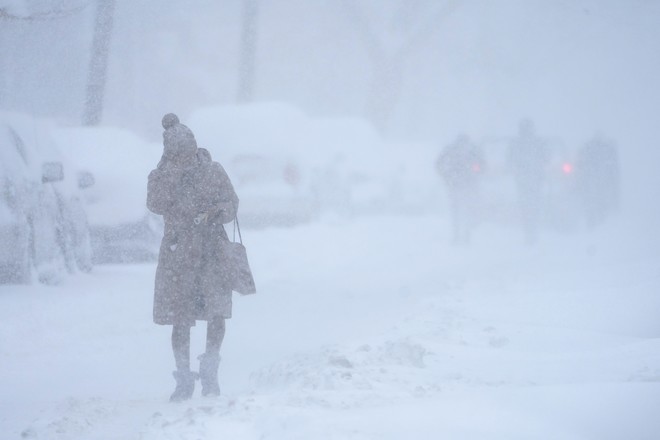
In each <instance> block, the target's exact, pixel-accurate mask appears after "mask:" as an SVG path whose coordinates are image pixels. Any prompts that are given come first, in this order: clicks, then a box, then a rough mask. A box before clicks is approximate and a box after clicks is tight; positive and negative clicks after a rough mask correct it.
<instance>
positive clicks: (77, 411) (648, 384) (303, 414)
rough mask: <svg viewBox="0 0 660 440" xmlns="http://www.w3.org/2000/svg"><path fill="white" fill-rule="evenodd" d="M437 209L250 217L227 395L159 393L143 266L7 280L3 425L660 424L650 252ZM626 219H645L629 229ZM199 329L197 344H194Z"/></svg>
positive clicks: (157, 350)
mask: <svg viewBox="0 0 660 440" xmlns="http://www.w3.org/2000/svg"><path fill="white" fill-rule="evenodd" d="M448 229H449V228H448V227H447V225H446V224H445V222H444V220H443V219H442V218H439V217H435V216H424V217H405V216H401V217H394V216H393V217H368V218H360V219H354V220H350V221H349V220H342V219H325V220H323V221H319V222H317V223H313V224H309V225H304V226H299V227H296V228H291V229H264V230H259V231H244V240H245V242H246V245H247V246H248V250H249V254H250V258H251V264H252V266H253V270H254V272H255V278H256V282H257V288H258V290H259V292H258V294H257V295H254V296H248V297H240V296H236V298H235V305H234V318H232V319H231V320H230V321H229V322H228V331H227V335H226V339H225V343H224V345H223V350H222V356H223V360H222V364H221V368H220V374H221V386H222V388H223V396H221V397H220V398H219V399H207V398H202V397H199V392H197V394H196V396H195V397H194V398H193V399H192V400H190V401H188V402H185V403H180V404H171V403H169V402H168V397H169V394H170V392H171V391H172V389H173V386H174V381H173V379H172V376H171V371H172V369H173V360H172V357H171V350H170V346H169V343H170V342H169V337H170V334H169V332H170V328H169V327H160V326H156V325H154V324H153V323H152V321H151V301H152V288H153V278H154V272H155V265H152V264H147V265H127V266H97V267H96V268H95V269H94V270H93V272H92V273H91V274H84V275H79V276H76V277H72V278H69V279H68V280H67V281H66V282H65V283H64V284H63V285H61V286H57V287H44V286H41V285H34V286H1V287H0V437H1V438H3V439H10V438H21V437H22V438H27V439H32V438H34V439H89V440H93V439H145V440H146V439H191V440H192V439H206V438H209V439H211V438H224V439H235V440H240V439H404V438H406V439H407V438H418V439H419V438H423V439H438V438H445V439H489V440H490V439H506V440H512V439H552V440H557V439H599V440H603V439H612V440H614V439H636V440H644V439H649V440H651V439H657V438H659V436H660V417H658V414H660V320H659V316H660V252H659V251H658V250H657V249H658V248H657V247H655V248H654V246H655V245H657V243H649V242H648V240H644V239H642V234H640V233H639V231H634V233H631V234H628V235H625V234H621V235H616V234H615V233H616V232H620V231H619V229H618V228H617V227H616V225H615V224H614V223H613V224H611V225H608V228H605V229H603V230H601V231H599V232H598V233H597V234H592V235H591V236H578V235H571V236H562V235H552V234H548V235H546V236H544V237H543V239H542V241H541V243H540V244H539V246H537V247H535V248H525V247H524V246H522V244H521V242H522V239H521V237H520V235H519V234H518V233H517V231H513V230H511V231H506V230H500V229H495V228H494V227H483V228H481V229H480V230H479V231H478V233H477V234H476V235H475V237H474V243H473V245H472V246H470V247H466V248H456V247H452V246H449V245H448V244H447V243H448ZM634 237H638V238H637V239H634ZM204 331H205V329H204V326H203V325H199V326H198V327H197V328H195V329H193V340H194V341H193V344H194V347H193V350H192V351H193V356H195V355H196V354H199V353H201V351H202V347H203V339H204V337H203V333H204Z"/></svg>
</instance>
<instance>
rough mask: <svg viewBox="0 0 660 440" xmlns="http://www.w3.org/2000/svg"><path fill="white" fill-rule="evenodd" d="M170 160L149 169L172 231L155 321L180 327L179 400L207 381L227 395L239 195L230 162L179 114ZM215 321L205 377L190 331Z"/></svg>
mask: <svg viewBox="0 0 660 440" xmlns="http://www.w3.org/2000/svg"><path fill="white" fill-rule="evenodd" d="M162 124H163V128H165V131H164V132H163V146H164V150H163V157H162V159H161V161H160V162H159V164H158V166H157V167H156V169H154V170H153V171H151V173H150V174H149V182H148V188H147V207H148V208H149V210H151V211H152V212H154V213H156V214H160V215H162V216H163V218H164V222H165V234H164V237H163V240H162V243H161V246H160V254H159V257H158V267H157V269H156V283H155V289H154V310H153V313H154V322H155V323H156V324H160V325H172V326H173V328H172V349H173V351H174V360H175V363H176V371H174V378H175V379H176V389H175V390H174V393H173V394H172V396H171V397H170V400H171V401H181V400H185V399H189V398H190V397H191V396H192V394H193V392H194V388H195V380H196V379H197V377H199V378H200V381H201V384H202V395H205V396H207V395H219V394H220V387H219V385H218V365H219V363H220V346H221V344H222V340H223V338H224V334H225V319H227V318H230V317H231V308H232V303H231V293H232V290H231V286H230V279H229V267H228V264H227V256H226V253H225V250H226V248H225V246H224V243H226V242H227V241H228V238H227V233H226V232H225V229H224V227H223V224H224V223H229V222H231V221H232V220H234V218H235V216H236V211H237V209H238V197H237V196H236V193H235V191H234V188H233V186H232V184H231V181H230V180H229V177H228V176H227V173H226V172H225V170H224V169H223V168H222V166H221V165H220V164H219V163H217V162H213V160H212V159H211V154H210V153H209V152H208V151H207V150H205V149H203V148H198V147H197V142H196V141H195V136H194V135H193V133H192V131H191V130H190V129H189V128H188V127H186V126H185V125H183V124H180V123H179V119H178V117H177V116H176V115H174V114H172V113H170V114H167V115H165V116H164V117H163V120H162ZM197 320H203V321H207V332H206V352H205V353H204V354H202V355H201V356H199V360H200V365H199V374H197V373H195V372H193V371H191V369H190V328H191V327H192V326H194V325H195V322H196V321H197Z"/></svg>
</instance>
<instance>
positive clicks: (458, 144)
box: [435, 135, 484, 244]
mask: <svg viewBox="0 0 660 440" xmlns="http://www.w3.org/2000/svg"><path fill="white" fill-rule="evenodd" d="M435 165H436V171H437V172H438V174H440V176H442V178H443V180H444V181H445V185H446V187H447V193H448V195H449V202H450V208H451V217H452V242H453V243H454V244H467V243H469V241H470V234H471V232H472V229H473V228H474V226H475V225H476V223H477V218H476V214H477V213H476V211H477V205H478V198H479V180H480V177H481V174H482V172H483V168H484V159H483V155H482V154H481V150H480V149H479V148H478V147H477V146H476V145H475V144H473V143H472V142H471V141H470V139H469V138H468V136H466V135H460V136H458V138H457V139H456V140H455V141H454V142H452V143H451V144H449V145H447V146H446V147H445V148H444V149H443V150H442V153H441V154H440V156H439V157H438V159H437V161H436V164H435Z"/></svg>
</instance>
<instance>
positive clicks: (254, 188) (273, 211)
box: [227, 154, 316, 227]
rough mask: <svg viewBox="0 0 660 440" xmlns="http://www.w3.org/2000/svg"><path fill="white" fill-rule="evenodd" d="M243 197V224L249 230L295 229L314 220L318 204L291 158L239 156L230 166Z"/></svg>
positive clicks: (232, 160)
mask: <svg viewBox="0 0 660 440" xmlns="http://www.w3.org/2000/svg"><path fill="white" fill-rule="evenodd" d="M227 167H228V168H229V169H230V170H231V173H232V182H233V184H234V186H235V187H236V190H237V191H238V193H239V195H240V200H241V203H240V213H241V215H240V221H241V223H242V224H243V225H245V226H248V227H263V226H267V225H276V226H292V225H295V224H299V223H306V222H309V221H310V220H312V219H313V218H314V215H315V212H316V205H315V201H314V199H313V198H312V197H311V195H310V194H309V193H308V192H307V191H305V188H304V187H303V184H302V182H301V173H302V171H301V169H300V166H299V165H298V164H297V162H296V161H295V160H293V159H291V158H286V157H281V156H276V155H273V156H267V155H257V154H252V155H251V154H238V155H236V156H233V157H232V158H231V159H230V160H229V162H228V163H227Z"/></svg>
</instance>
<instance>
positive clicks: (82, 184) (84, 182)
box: [78, 171, 96, 189]
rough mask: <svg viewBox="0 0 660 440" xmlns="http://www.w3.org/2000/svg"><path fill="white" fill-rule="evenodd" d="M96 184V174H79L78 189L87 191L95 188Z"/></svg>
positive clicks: (86, 172) (85, 172) (87, 172)
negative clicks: (92, 187)
mask: <svg viewBox="0 0 660 440" xmlns="http://www.w3.org/2000/svg"><path fill="white" fill-rule="evenodd" d="M95 183H96V179H95V178H94V174H92V173H90V172H89V171H81V172H79V173H78V188H80V189H86V188H89V187H91V186H94V184H95Z"/></svg>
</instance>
